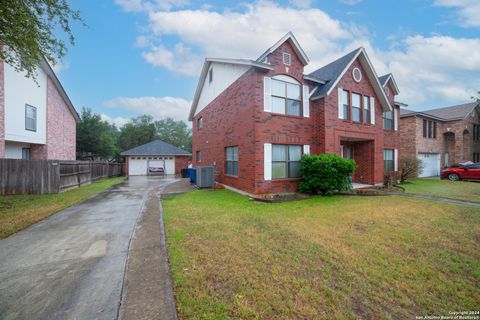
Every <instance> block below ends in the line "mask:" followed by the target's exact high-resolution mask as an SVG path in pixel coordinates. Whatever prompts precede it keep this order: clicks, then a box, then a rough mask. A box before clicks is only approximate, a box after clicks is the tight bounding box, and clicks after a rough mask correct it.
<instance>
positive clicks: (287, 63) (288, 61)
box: [283, 52, 292, 66]
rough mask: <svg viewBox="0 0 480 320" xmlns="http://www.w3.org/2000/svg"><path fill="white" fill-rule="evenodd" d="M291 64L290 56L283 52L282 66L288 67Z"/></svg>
mask: <svg viewBox="0 0 480 320" xmlns="http://www.w3.org/2000/svg"><path fill="white" fill-rule="evenodd" d="M291 63H292V56H291V55H290V53H287V52H284V53H283V64H286V65H287V66H289V65H290V64H291Z"/></svg>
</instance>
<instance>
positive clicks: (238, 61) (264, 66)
mask: <svg viewBox="0 0 480 320" xmlns="http://www.w3.org/2000/svg"><path fill="white" fill-rule="evenodd" d="M215 62H216V63H225V64H236V65H243V66H251V67H254V68H260V69H264V70H274V68H273V67H272V66H271V65H269V64H266V63H261V62H257V61H253V60H246V59H223V58H206V59H205V62H204V63H203V68H202V72H201V73H200V77H199V79H198V84H197V89H196V90H195V95H194V96H193V102H192V106H191V108H190V113H189V115H188V120H189V121H193V116H194V115H195V111H196V110H197V105H198V100H199V99H200V94H201V92H202V87H203V84H204V83H205V79H206V78H207V73H208V70H209V69H210V65H211V64H212V63H215Z"/></svg>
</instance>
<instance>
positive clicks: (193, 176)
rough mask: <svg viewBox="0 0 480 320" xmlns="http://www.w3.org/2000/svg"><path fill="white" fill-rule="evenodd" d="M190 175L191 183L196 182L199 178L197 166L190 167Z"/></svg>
mask: <svg viewBox="0 0 480 320" xmlns="http://www.w3.org/2000/svg"><path fill="white" fill-rule="evenodd" d="M188 176H189V177H190V183H195V182H196V180H197V170H196V169H195V168H188Z"/></svg>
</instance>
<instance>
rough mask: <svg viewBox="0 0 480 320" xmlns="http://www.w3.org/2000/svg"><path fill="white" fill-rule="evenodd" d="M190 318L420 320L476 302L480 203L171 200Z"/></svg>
mask: <svg viewBox="0 0 480 320" xmlns="http://www.w3.org/2000/svg"><path fill="white" fill-rule="evenodd" d="M162 205H163V208H164V212H165V226H166V232H167V243H168V250H169V256H170V265H171V270H172V274H173V279H174V292H175V298H176V302H177V309H178V312H179V317H180V318H181V319H358V318H362V319H414V318H415V316H416V315H447V314H448V312H449V311H460V310H478V307H479V303H480V290H479V288H480V250H479V248H480V210H479V209H474V208H468V207H461V206H455V205H450V204H439V203H435V202H430V201H425V200H419V199H410V198H400V197H394V196H388V197H386V196H385V197H354V196H332V197H316V198H312V199H308V200H303V201H296V202H288V203H276V204H264V203H255V202H252V201H249V200H248V199H247V198H246V197H244V196H240V195H238V194H235V193H233V192H231V191H228V190H221V191H214V192H212V191H192V192H190V193H187V194H184V195H181V196H177V197H172V198H168V199H165V200H162Z"/></svg>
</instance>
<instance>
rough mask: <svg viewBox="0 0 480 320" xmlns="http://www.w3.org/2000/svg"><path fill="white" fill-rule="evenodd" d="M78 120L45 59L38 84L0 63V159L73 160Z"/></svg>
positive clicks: (38, 70)
mask: <svg viewBox="0 0 480 320" xmlns="http://www.w3.org/2000/svg"><path fill="white" fill-rule="evenodd" d="M79 120H80V118H79V116H78V114H77V112H76V111H75V108H74V107H73V105H72V102H71V101H70V99H69V98H68V96H67V94H66V92H65V90H64V89H63V87H62V85H61V84H60V81H59V80H58V78H57V77H56V75H55V73H54V72H53V70H52V68H51V67H50V65H49V64H48V63H47V62H46V61H45V60H42V62H41V64H40V66H39V68H37V83H35V82H34V81H33V80H32V79H30V78H27V77H25V75H24V73H21V72H17V71H15V69H14V68H13V67H11V66H10V65H8V64H7V63H5V62H4V61H2V60H0V158H11V159H31V160H46V159H55V160H75V158H76V124H77V121H79Z"/></svg>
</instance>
